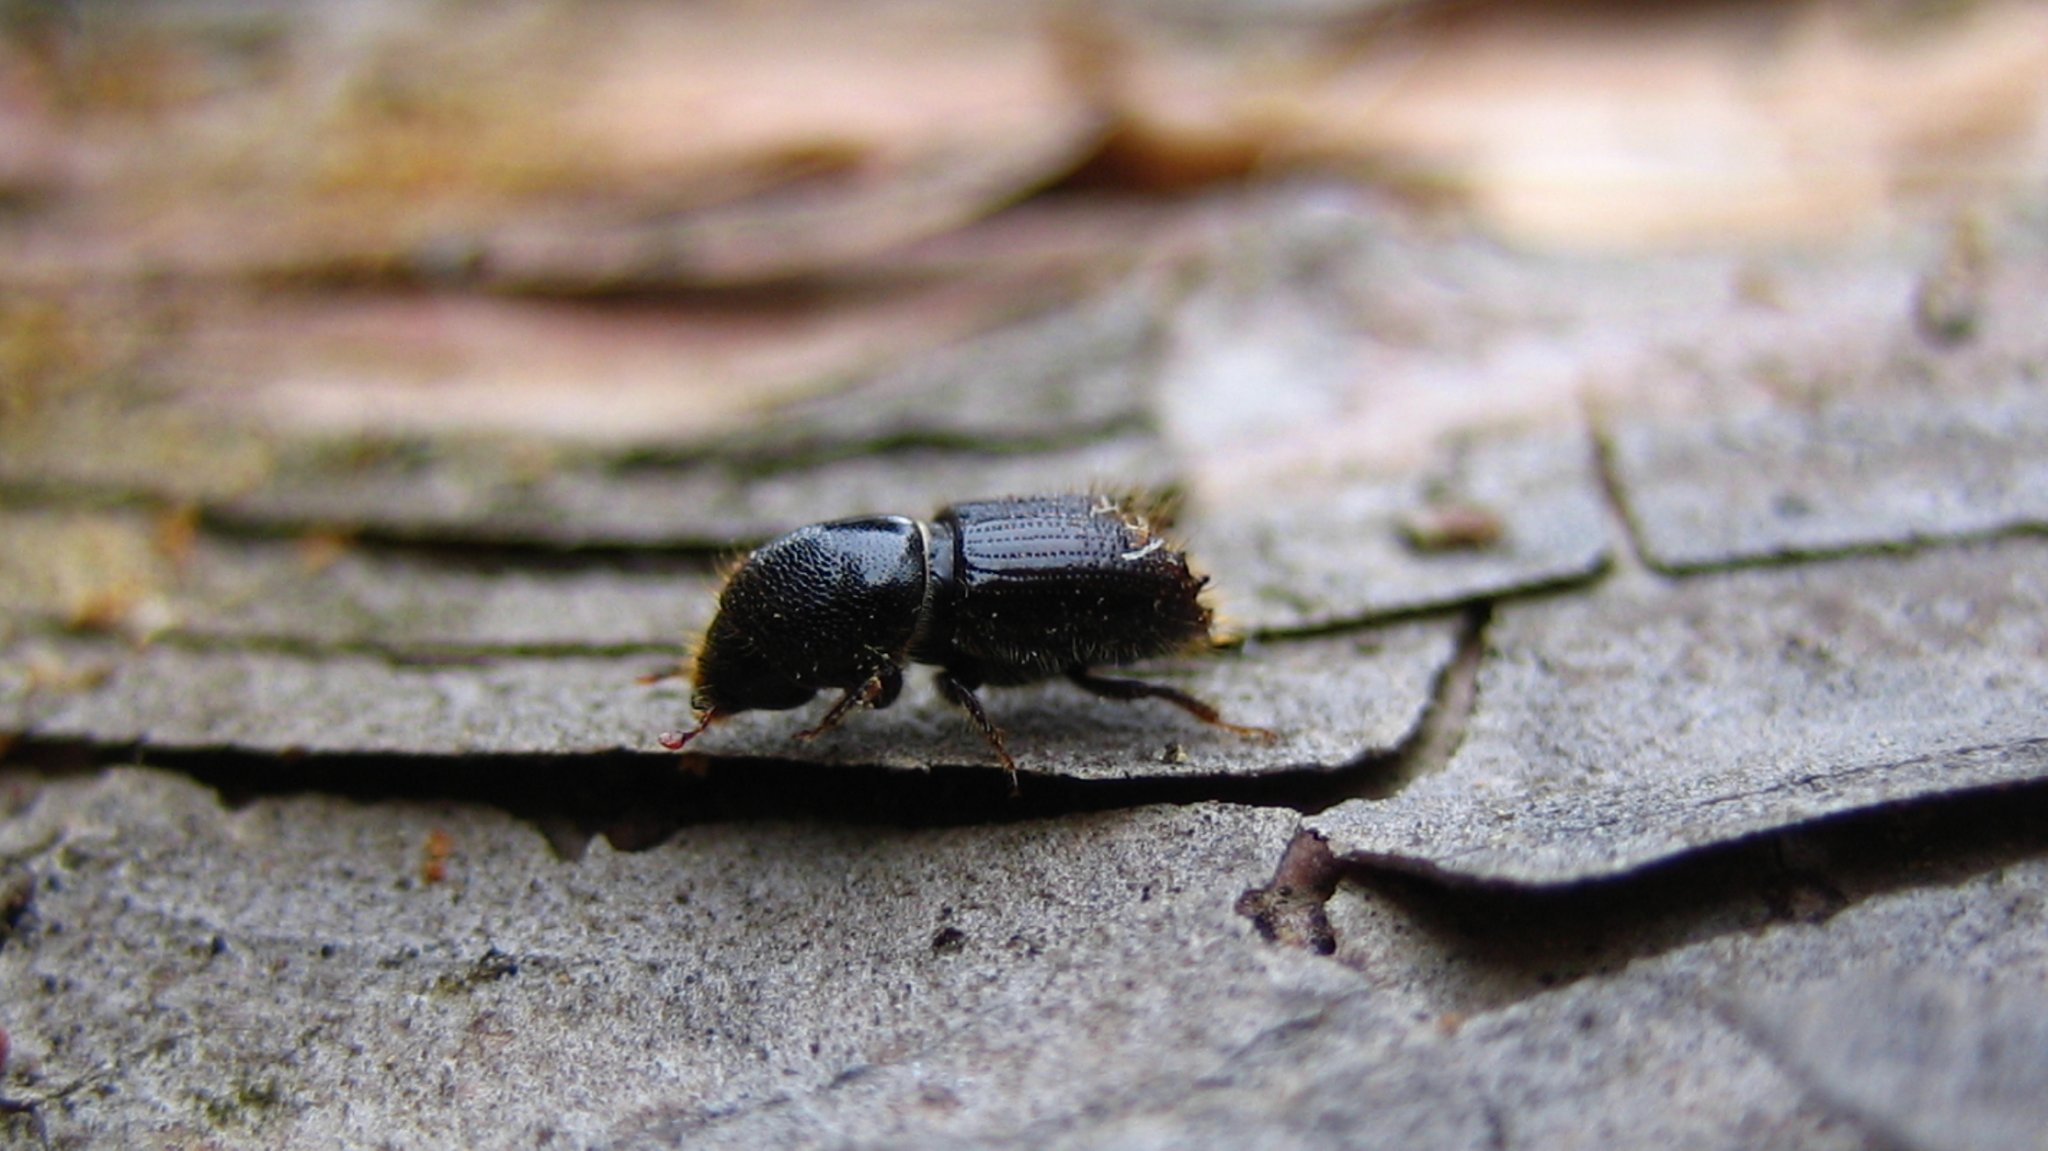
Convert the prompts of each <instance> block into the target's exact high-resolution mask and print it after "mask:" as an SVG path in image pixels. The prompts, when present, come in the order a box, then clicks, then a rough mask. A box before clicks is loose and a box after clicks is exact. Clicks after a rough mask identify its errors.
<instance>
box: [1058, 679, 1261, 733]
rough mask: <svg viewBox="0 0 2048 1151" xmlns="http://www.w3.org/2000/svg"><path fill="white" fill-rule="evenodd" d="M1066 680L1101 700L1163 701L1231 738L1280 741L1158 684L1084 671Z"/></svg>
mask: <svg viewBox="0 0 2048 1151" xmlns="http://www.w3.org/2000/svg"><path fill="white" fill-rule="evenodd" d="M1067 678H1068V679H1069V680H1072V681H1073V683H1074V685H1075V686H1076V687H1079V688H1080V689H1081V690H1083V691H1086V692H1088V693H1089V694H1090V695H1099V696H1101V697H1102V698H1104V699H1117V700H1126V701H1129V700H1136V699H1157V700H1163V701H1165V702H1167V703H1170V704H1172V705H1173V706H1175V707H1177V708H1179V709H1181V710H1182V711H1184V712H1187V713H1188V714H1189V715H1192V716H1194V717H1195V718H1196V719H1199V720H1201V721H1202V722H1203V723H1206V724H1208V725H1209V726H1210V727H1220V728H1222V729H1223V730H1225V731H1227V732H1231V733H1232V734H1235V735H1243V736H1250V737H1252V738H1253V739H1278V738H1280V733H1279V732H1277V731H1273V730H1271V729H1269V728H1263V727H1252V726H1250V725H1247V724H1242V723H1231V722H1229V721H1227V720H1225V719H1224V718H1223V713H1222V712H1220V711H1217V710H1216V708H1215V706H1214V705H1212V704H1209V703H1207V702H1205V701H1203V700H1200V699H1196V698H1195V697H1194V696H1191V695H1189V694H1188V693H1187V692H1184V691H1182V690H1180V689H1179V688H1173V687H1168V686H1166V685H1165V684H1162V683H1147V682H1145V681H1144V680H1142V679H1112V678H1110V677H1108V676H1101V675H1096V674H1094V673H1093V672H1091V671H1089V670H1088V669H1087V668H1085V667H1075V668H1068V669H1067Z"/></svg>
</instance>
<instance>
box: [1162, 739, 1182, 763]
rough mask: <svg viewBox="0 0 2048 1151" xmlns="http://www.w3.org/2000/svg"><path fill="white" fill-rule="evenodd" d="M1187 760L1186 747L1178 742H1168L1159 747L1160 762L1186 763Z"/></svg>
mask: <svg viewBox="0 0 2048 1151" xmlns="http://www.w3.org/2000/svg"><path fill="white" fill-rule="evenodd" d="M1187 761H1188V749H1187V748H1185V747H1182V746H1181V745H1180V744H1179V743H1169V744H1167V745H1166V746H1165V747H1163V748H1161V749H1159V762H1161V763H1167V764H1174V763H1186V762H1187Z"/></svg>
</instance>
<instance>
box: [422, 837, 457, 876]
mask: <svg viewBox="0 0 2048 1151" xmlns="http://www.w3.org/2000/svg"><path fill="white" fill-rule="evenodd" d="M453 854H455V838H454V837H453V836H451V835H449V834H448V833H447V832H446V831H444V830H442V829H441V828H438V827H437V828H435V829H434V830H432V831H430V832H428V833H427V844H426V848H425V850H424V851H423V852H422V857H421V859H420V882H422V883H441V882H443V881H445V880H446V879H447V878H448V857H449V856H451V855H453Z"/></svg>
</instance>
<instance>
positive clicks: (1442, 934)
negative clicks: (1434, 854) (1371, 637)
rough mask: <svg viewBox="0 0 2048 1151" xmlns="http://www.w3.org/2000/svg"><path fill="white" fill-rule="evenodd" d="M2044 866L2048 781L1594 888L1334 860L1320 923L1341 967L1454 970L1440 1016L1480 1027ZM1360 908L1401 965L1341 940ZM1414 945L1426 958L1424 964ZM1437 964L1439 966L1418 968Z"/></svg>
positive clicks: (1749, 840) (1728, 851)
mask: <svg viewBox="0 0 2048 1151" xmlns="http://www.w3.org/2000/svg"><path fill="white" fill-rule="evenodd" d="M2044 853H2048V781H2041V782H2035V783H2028V784H2020V785H2009V786H2001V787H1993V788H1982V789H1978V790H1975V791H1971V792H1966V793H1961V794H1949V795H1941V796H1930V797H1925V798H1921V799H1916V800H1913V801H1911V802H1907V803H1900V804H1894V805H1888V806H1883V807H1877V808H1869V809H1865V810H1861V811H1855V812H1849V813H1844V814H1840V815H1833V816H1827V817H1823V818H1821V819H1817V820H1812V821H1809V822H1806V823H1801V824H1797V825H1793V826H1789V827H1785V828H1779V829H1775V830H1772V831H1767V832H1761V833H1758V834H1754V835H1749V836H1745V837H1743V838H1741V839H1737V840H1732V841H1730V842H1727V843H1722V844H1717V845H1714V846H1711V847H1704V848H1700V849H1697V850H1695V851H1691V852H1687V853H1685V854H1682V855H1678V856H1675V857H1672V858H1669V859H1666V860H1663V861H1661V862H1658V863H1654V864H1651V865H1648V866H1645V867H1641V868H1637V869H1635V870H1632V871H1629V872H1626V873H1623V874H1620V875H1616V876H1612V877H1608V878H1602V879H1597V880H1590V881H1585V882H1580V883H1570V884H1563V885H1556V886H1542V887H1531V886H1525V885H1518V884H1501V883H1483V882H1474V881H1472V880H1469V879H1464V878H1461V877H1458V876H1456V875H1454V874H1451V873H1446V872H1440V871H1436V870H1434V869H1432V868H1431V867H1430V866H1429V865H1428V864H1427V863H1426V862H1425V861H1420V860H1414V859H1406V858H1386V859H1381V858H1368V857H1359V856H1349V857H1338V858H1334V859H1333V860H1332V863H1331V868H1332V870H1333V871H1334V873H1335V875H1336V882H1335V884H1334V885H1333V887H1332V894H1331V896H1330V897H1329V900H1328V901H1326V902H1325V903H1324V904H1323V909H1324V914H1325V916H1326V917H1327V918H1329V919H1331V920H1332V921H1333V927H1332V931H1333V934H1335V935H1336V936H1337V937H1338V947H1337V949H1336V952H1335V955H1336V958H1337V959H1338V960H1339V961H1340V962H1343V963H1345V964H1347V965H1349V966H1352V967H1357V968H1360V969H1373V970H1379V969H1380V968H1382V967H1383V966H1385V965H1386V964H1388V963H1390V962H1401V963H1406V964H1411V965H1418V966H1421V965H1429V964H1436V965H1438V966H1446V967H1458V968H1462V969H1463V971H1464V975H1463V977H1461V978H1459V979H1456V980H1445V981H1442V984H1443V985H1445V986H1458V987H1461V988H1463V989H1464V990H1463V991H1462V992H1461V993H1460V994H1459V995H1457V996H1454V997H1450V999H1449V1001H1447V1002H1444V1003H1443V1004H1441V1007H1442V1008H1443V1009H1444V1010H1446V1011H1454V1012H1465V1013H1472V1012H1480V1011H1490V1010H1493V1009H1496V1008H1499V1007H1503V1006H1507V1005H1509V1004H1512V1003H1515V1002H1518V1001H1520V1000H1523V999H1526V998H1529V997H1531V996H1534V995H1538V994H1541V993H1543V992H1546V991H1549V990H1553V989H1555V988H1559V987H1564V986H1568V985H1570V984H1572V983H1575V982H1577V981H1579V980H1581V979H1585V978H1589V977H1592V976H1596V975H1602V974H1611V973H1614V972H1618V971H1620V970H1622V969H1623V968H1625V967H1627V966H1628V965H1630V964H1631V963H1634V962H1636V961H1638V960H1642V959H1647V958H1652V957H1655V956H1658V955H1662V954H1665V953H1667V952H1671V951H1676V950H1679V949H1681V948H1684V947H1688V946H1692V945H1694V944H1697V943H1701V942H1704V941H1706V940H1710V939H1714V938H1718V937H1721V936H1725V935H1730V934H1737V933H1754V932H1760V931H1764V930H1767V929H1770V928H1772V927H1776V926H1780V925H1784V924H1800V923H1804V924H1819V923H1823V922H1826V921H1827V920H1829V919H1831V918H1833V917H1834V916H1835V915H1838V914H1840V913H1841V912H1843V911H1845V910H1847V909H1849V908H1851V907H1854V906H1856V905H1858V904H1860V903H1863V902H1865V901H1867V900H1870V899H1873V898H1876V897H1879V896H1883V895H1887V894H1890V893H1894V892H1898V891H1901V890H1904V889H1906V888H1911V887H1922V886H1954V885H1956V884H1958V883H1961V882H1964V881H1966V880H1969V879H1971V878H1974V877H1977V876H1980V875H1984V874H1987V873H1991V872H1995V871H1996V870H1998V869H1999V868H2002V867H2006V866H2010V865H2013V864H2016V863H2020V862H2024V861H2026V860H2030V859H2037V858H2040V857H2041V856H2042V855H2043V854H2044ZM1354 900H1355V901H1363V905H1369V906H1370V907H1371V908H1373V909H1374V910H1375V912H1376V913H1383V914H1386V915H1391V916H1392V917H1393V918H1394V920H1395V921H1396V922H1397V923H1399V924H1400V925H1401V926H1399V927H1396V928H1394V929H1393V931H1394V934H1395V935H1397V936H1398V937H1399V938H1400V939H1401V941H1402V945H1403V951H1402V952H1401V956H1400V957H1399V958H1396V957H1393V956H1390V955H1387V954H1379V953H1376V952H1375V950H1374V948H1373V945H1372V942H1371V941H1370V940H1366V939H1362V938H1346V933H1345V931H1344V920H1345V918H1346V917H1345V916H1344V915H1342V914H1333V912H1332V910H1331V909H1333V908H1335V907H1336V906H1337V904H1338V903H1342V902H1344V901H1354ZM1418 945H1420V947H1421V949H1422V950H1418ZM1425 951H1426V952H1433V953H1434V958H1433V959H1432V958H1420V959H1418V955H1422V954H1424V953H1425Z"/></svg>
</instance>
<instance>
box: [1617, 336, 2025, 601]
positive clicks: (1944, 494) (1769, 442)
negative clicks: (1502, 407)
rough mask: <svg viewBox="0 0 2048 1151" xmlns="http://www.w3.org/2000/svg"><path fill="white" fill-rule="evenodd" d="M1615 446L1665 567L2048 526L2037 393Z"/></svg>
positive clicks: (1638, 428) (1634, 432)
mask: <svg viewBox="0 0 2048 1151" xmlns="http://www.w3.org/2000/svg"><path fill="white" fill-rule="evenodd" d="M2041 370H2043V371H2048V363H2044V364H2043V365H2042V366H2041ZM1611 442H1612V445H1613V452H1612V455H1613V459H1614V464H1615V468H1616V470H1617V472H1618V473H1619V476H1620V480H1621V483H1622V486H1623V489H1624V490H1625V491H1626V492H1627V496H1628V503H1629V511H1630V516H1631V519H1632V520H1633V522H1634V524H1635V528H1636V531H1637V532H1638V534H1639V536H1640V538H1641V541H1642V547H1643V551H1644V553H1645V554H1646V557H1647V558H1648V559H1649V560H1650V561H1651V562H1652V563H1654V564H1656V565H1658V566H1659V567H1664V568H1671V569H1688V568H1701V567H1706V566H1710V565H1714V564H1725V563H1729V562H1732V561H1738V560H1754V559H1768V558H1775V557H1783V556H1788V555H1802V554H1813V553H1827V552H1834V551H1842V550H1846V549H1850V548H1859V547H1860V548H1868V547H1880V546H1885V545H1894V544H1904V543H1910V542H1914V541H1918V540H1925V539H1940V538H1951V539H1952V538H1956V537H1968V536H1975V535H1984V534H1988V533H1992V532H1997V531H2006V530H2011V529H2014V528H2041V527H2044V526H2048V394H2044V393H2043V392H2042V391H2041V389H2040V388H2038V387H2029V388H2013V389H2009V390H2006V391H2004V392H2002V393H2000V394H1996V395H1990V396H1973V397H1962V398H1954V397H1944V398H1939V399H1936V398H1930V397H1924V396H1914V395H1905V396H1894V397H1891V398H1890V399H1889V400H1888V401H1886V402H1877V401H1874V400H1865V401H1863V402H1860V403H1854V404H1840V405H1832V406H1828V407H1826V408H1824V409H1822V410H1820V411H1765V412H1753V413H1745V414H1741V415H1730V416H1723V417H1719V418H1712V419H1699V420H1695V421H1692V422H1686V423H1672V424H1632V425H1628V426H1626V427H1622V428H1618V429H1616V430H1615V431H1614V433H1613V435H1612V441H1611Z"/></svg>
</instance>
